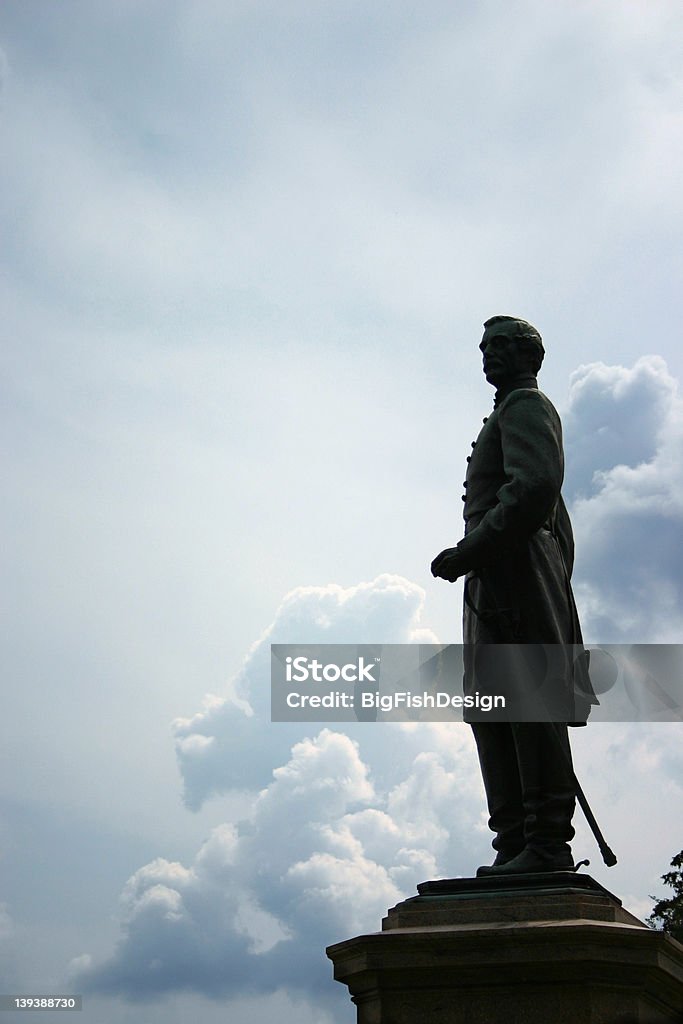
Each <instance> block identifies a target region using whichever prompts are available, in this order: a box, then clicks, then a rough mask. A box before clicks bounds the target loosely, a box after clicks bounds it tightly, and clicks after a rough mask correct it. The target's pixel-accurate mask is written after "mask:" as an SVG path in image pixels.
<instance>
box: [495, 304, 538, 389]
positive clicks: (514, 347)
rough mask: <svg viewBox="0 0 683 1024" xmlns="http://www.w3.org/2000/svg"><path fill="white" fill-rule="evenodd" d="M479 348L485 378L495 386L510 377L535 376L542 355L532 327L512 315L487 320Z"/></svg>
mask: <svg viewBox="0 0 683 1024" xmlns="http://www.w3.org/2000/svg"><path fill="white" fill-rule="evenodd" d="M479 348H480V349H481V352H482V354H483V357H484V374H485V376H486V379H487V381H488V382H489V384H494V385H496V386H499V385H500V384H502V383H503V382H504V381H505V380H510V379H513V378H514V377H520V376H527V375H533V376H534V377H535V376H536V374H537V373H538V371H539V370H540V368H541V363H542V362H543V356H544V355H545V349H544V348H543V342H542V340H541V335H540V334H539V333H538V331H537V330H536V328H535V327H534V326H533V325H532V324H530V323H528V321H527V320H520V319H519V317H516V316H492V317H491V318H490V319H489V320H487V321H486V323H485V324H484V335H483V337H482V339H481V343H480V345H479Z"/></svg>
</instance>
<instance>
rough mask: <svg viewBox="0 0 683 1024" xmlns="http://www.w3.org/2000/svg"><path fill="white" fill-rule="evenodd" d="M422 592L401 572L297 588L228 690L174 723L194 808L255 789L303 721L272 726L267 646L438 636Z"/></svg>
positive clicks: (432, 638)
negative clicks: (425, 623)
mask: <svg viewBox="0 0 683 1024" xmlns="http://www.w3.org/2000/svg"><path fill="white" fill-rule="evenodd" d="M423 604H424V592H423V590H422V589H421V588H420V587H418V586H416V584H414V583H411V582H410V581H409V580H406V579H403V578H402V577H400V576H390V575H383V576H379V577H377V579H376V580H373V581H372V582H370V583H360V584H358V585H357V586H354V587H347V588H344V587H340V586H338V585H336V584H329V585H328V586H325V587H298V588H297V589H296V590H293V591H292V592H291V593H289V594H287V595H286V597H285V598H284V600H283V602H282V604H281V605H280V607H279V608H278V610H277V613H276V615H275V618H274V620H273V622H272V623H271V625H270V626H269V627H268V628H267V629H266V630H265V632H264V633H263V635H262V637H261V639H260V640H259V641H258V642H257V643H256V644H254V645H253V647H252V648H251V650H250V651H249V653H248V655H247V657H246V659H245V661H244V665H243V667H242V669H241V671H240V672H239V674H238V676H237V678H236V679H235V680H234V683H233V686H232V688H231V689H232V693H231V695H230V696H229V697H227V698H224V699H217V698H214V699H212V700H211V701H210V702H209V704H208V706H206V707H205V708H204V710H202V711H200V712H198V713H197V714H196V715H194V716H193V717H192V718H190V719H179V720H177V721H176V723H175V727H174V731H175V737H176V752H177V756H178V762H179V764H180V769H181V772H182V775H183V780H184V783H185V794H186V801H187V803H188V805H189V806H190V807H194V808H196V807H198V806H200V805H201V803H202V801H203V800H204V799H206V797H207V796H208V795H210V794H212V793H220V792H225V791H227V790H230V789H254V788H256V789H258V788H260V787H261V786H262V785H264V784H265V783H266V782H267V781H268V777H269V775H270V770H271V766H272V764H273V762H275V763H276V764H278V763H281V762H282V761H283V760H284V759H285V757H286V756H287V753H288V751H289V749H290V747H291V745H292V743H293V742H294V741H295V739H297V738H299V737H300V736H301V733H302V729H301V726H292V725H288V724H278V725H275V726H272V725H271V724H270V722H269V717H270V685H269V682H268V680H269V673H270V644H272V643H288V644H292V643H305V644H318V643H331V642H335V643H354V644H377V643H396V644H399V643H413V642H418V641H423V642H426V643H430V642H436V637H435V636H434V635H433V634H432V633H430V632H429V630H426V629H425V628H424V627H422V626H421V625H420V615H421V612H422V608H423Z"/></svg>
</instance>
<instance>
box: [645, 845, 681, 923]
mask: <svg viewBox="0 0 683 1024" xmlns="http://www.w3.org/2000/svg"><path fill="white" fill-rule="evenodd" d="M671 867H672V868H674V869H676V870H673V871H667V872H666V874H665V875H662V881H663V882H664V885H668V886H669V888H670V889H673V891H674V895H673V896H672V897H671V899H668V900H659V902H657V903H655V906H654V908H653V911H652V913H651V914H650V916H649V917H648V919H647V920H648V923H649V924H651V925H652V926H653V928H659V929H660V930H661V931H664V932H667V933H668V934H669V935H671V936H673V938H674V939H678V941H679V942H683V850H681V852H680V853H679V854H677V855H676V856H675V857H674V859H673V860H672V861H671ZM650 899H655V897H654V896H651V897H650Z"/></svg>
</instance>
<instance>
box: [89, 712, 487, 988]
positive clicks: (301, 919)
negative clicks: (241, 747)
mask: <svg viewBox="0 0 683 1024" xmlns="http://www.w3.org/2000/svg"><path fill="white" fill-rule="evenodd" d="M466 788H467V786H466V780H465V779H463V778H462V777H458V775H457V773H456V772H454V771H453V770H452V768H451V769H450V770H449V769H448V768H447V767H446V765H445V761H444V759H442V758H441V757H439V756H438V755H437V754H434V753H431V754H421V755H419V756H418V757H417V758H416V761H415V765H414V770H413V771H411V772H410V773H409V775H408V777H407V779H406V780H405V781H404V782H403V783H401V784H399V785H398V786H396V787H394V788H393V789H392V790H390V791H389V792H388V793H387V794H384V795H382V794H379V793H377V792H376V790H375V787H374V785H373V781H372V778H371V772H370V770H369V768H368V766H367V765H366V764H365V763H364V762H363V761H362V760H361V757H360V753H359V748H358V745H357V744H356V743H355V742H354V741H353V740H351V739H350V738H349V737H348V736H345V735H343V734H340V733H336V732H333V731H331V730H329V729H323V730H322V731H321V732H320V733H319V734H318V735H317V736H315V737H313V738H306V739H303V740H302V741H300V742H299V743H296V744H295V745H294V747H293V749H292V752H291V757H290V758H289V760H288V761H287V762H286V763H285V764H283V765H282V766H281V767H279V768H276V769H275V771H274V772H273V781H272V782H271V783H270V785H269V786H267V787H266V788H265V789H264V790H263V791H262V792H261V793H260V794H259V796H258V798H257V799H256V801H255V804H254V807H253V812H252V814H251V815H250V816H249V817H248V818H247V819H245V820H244V821H242V822H240V823H239V824H238V825H237V826H231V825H227V824H226V825H222V826H219V827H218V828H216V829H214V831H213V832H212V834H211V836H210V837H209V839H208V840H207V841H206V843H205V844H204V845H203V846H202V848H201V849H200V851H199V852H198V854H197V856H196V857H195V860H194V862H193V863H192V865H191V866H190V867H184V866H183V865H181V864H178V863H172V862H169V861H167V860H165V859H163V858H158V859H156V860H154V861H152V862H151V863H150V864H147V865H145V866H144V867H142V868H140V869H139V870H138V871H137V872H136V873H135V874H134V875H133V876H132V877H131V878H130V879H129V881H128V883H127V884H126V886H125V889H124V891H123V894H122V897H121V902H122V912H123V913H122V928H123V935H122V939H121V941H120V943H119V946H118V948H117V950H116V952H115V953H114V955H113V956H112V957H111V958H110V959H109V960H107V961H106V962H104V963H103V964H100V965H97V964H94V963H93V962H92V961H91V960H89V959H87V958H83V957H79V958H78V959H77V961H75V962H74V963H73V964H72V973H73V983H74V984H77V985H78V986H79V987H82V988H83V989H84V990H85V991H89V992H90V991H94V992H99V993H114V992H120V993H123V994H124V995H126V997H127V998H129V999H144V998H150V997H153V996H154V995H156V994H158V993H161V992H167V991H171V990H173V991H175V990H183V989H193V990H197V991H201V992H203V993H205V994H209V995H213V996H215V997H219V996H225V995H230V996H233V997H234V996H237V995H243V994H247V993H249V992H256V991H259V992H262V993H266V992H272V991H276V990H277V989H279V988H284V989H286V990H287V991H288V992H290V993H291V992H296V991H299V992H300V993H305V994H308V995H309V996H311V995H312V994H313V993H315V994H316V997H317V998H323V999H324V998H325V994H326V992H329V990H330V988H331V986H330V978H329V965H328V964H327V962H326V961H325V959H324V955H323V951H324V948H325V946H326V945H328V944H329V943H330V942H333V941H337V940H339V939H341V938H343V937H345V936H347V935H350V934H353V933H356V932H358V931H364V930H375V929H376V928H377V925H378V922H379V921H380V920H381V918H382V916H383V915H384V913H385V912H386V909H387V907H388V906H391V905H393V904H394V903H396V902H397V901H398V900H400V899H401V898H402V896H404V895H406V894H407V893H410V892H411V891H414V888H415V885H416V884H417V882H418V881H420V880H422V879H424V878H426V877H433V876H434V875H435V874H438V873H439V868H440V865H439V863H438V858H437V856H435V851H436V850H438V849H439V848H440V849H441V850H442V851H445V850H446V847H447V838H448V831H449V827H452V823H453V821H454V820H458V819H460V820H461V821H462V807H461V809H460V811H459V812H458V811H456V802H457V801H458V799H459V800H460V801H461V804H462V802H463V796H464V791H465V790H466ZM465 802H466V801H465ZM378 804H380V805H384V809H381V808H380V807H378V806H376V805H378ZM469 815H470V818H471V819H472V818H473V817H474V813H473V807H472V804H470V808H469ZM441 816H443V821H444V822H448V824H447V825H446V824H439V823H438V820H439V818H441ZM466 817H467V815H466ZM463 825H465V822H463ZM467 825H469V826H470V827H471V820H470V821H469V822H468V823H467ZM465 827H467V826H465Z"/></svg>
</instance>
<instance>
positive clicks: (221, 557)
mask: <svg viewBox="0 0 683 1024" xmlns="http://www.w3.org/2000/svg"><path fill="white" fill-rule="evenodd" d="M682 23H683V15H682V14H681V10H680V5H679V4H677V3H675V2H673V0H671V2H668V0H662V2H661V3H659V4H657V5H652V4H647V3H644V2H637V0H625V2H623V3H619V4H614V3H609V2H606V0H592V2H590V3H588V2H585V3H576V2H571V3H570V2H565V0H558V2H556V3H554V4H547V3H542V2H540V0H520V2H516V3H513V4H508V3H503V2H502V0H489V2H484V3H478V4H474V3H467V2H463V3H460V4H452V3H442V2H438V0H426V2H424V3H422V4H420V5H415V4H408V3H404V2H402V0H393V2H392V3H386V2H378V3H376V4H372V5H367V4H360V3H355V2H352V0H348V2H339V3H337V2H329V0H327V2H325V3H314V2H307V0H300V2H296V0H292V2H287V3H284V4H282V3H281V4H274V3H272V2H266V0H263V2H260V0H250V2H248V3H247V2H239V0H235V2H225V0H221V2H216V0H202V2H192V0H185V2H182V3H180V2H174V0H164V2H156V0H120V2H117V3H116V4H111V3H104V2H92V0H90V2H76V0H63V2H62V3H60V4H58V5H57V4H39V3H37V2H36V0H6V2H5V3H4V4H3V5H2V8H1V9H0V50H1V51H2V62H1V68H2V97H1V103H2V108H1V111H0V130H1V132H2V140H1V143H0V144H1V146H2V154H3V156H2V160H1V161H0V184H1V187H0V218H1V222H2V238H3V247H2V250H3V256H2V259H3V273H2V277H1V279H0V292H1V296H2V305H3V310H4V320H5V337H6V342H5V345H4V346H3V361H4V373H3V375H2V381H3V383H2V389H3V396H2V399H3V400H2V406H1V407H2V416H3V418H4V420H5V424H4V430H3V437H4V439H5V442H4V444H5V450H4V462H5V467H6V468H5V476H6V479H7V481H8V485H9V486H8V488H7V497H6V500H5V503H4V509H3V512H4V518H5V529H4V533H5V544H4V545H3V562H4V567H3V568H4V574H3V575H4V579H5V581H6V590H7V602H6V604H7V611H6V614H5V616H4V622H5V631H6V632H5V636H4V638H3V649H4V651H5V663H6V670H5V678H6V681H7V682H6V686H5V694H4V697H5V715H4V716H3V720H4V721H3V742H2V748H1V749H2V754H1V755H0V756H1V757H2V766H1V768H2V770H1V771H0V798H1V800H2V804H1V809H0V845H1V848H2V875H3V879H4V882H3V886H4V888H3V889H2V891H0V903H1V904H3V906H4V910H3V912H2V914H1V915H0V943H1V944H2V945H3V946H4V947H5V950H4V951H5V956H4V958H3V964H4V966H3V967H2V968H0V980H1V982H2V984H1V985H0V987H1V988H2V989H3V991H13V990H27V989H39V990H47V989H49V988H55V989H57V990H60V989H61V990H69V989H71V990H76V989H77V988H79V989H83V990H84V991H85V992H86V995H87V1004H86V1005H87V1007H88V1013H89V1014H90V1018H89V1019H91V1020H92V1021H96V1022H97V1024H127V1022H129V1021H133V1020H135V1021H136V1022H137V1021H139V1020H140V1019H141V1017H140V1013H141V1008H140V1002H139V1001H140V1000H141V999H142V1000H143V1001H144V1003H143V1005H144V1017H143V1019H144V1020H145V1022H146V1024H157V1022H161V1021H164V1022H167V1021H184V1020H186V1019H187V1018H188V1016H193V1017H195V1018H196V1019H200V1020H202V1021H204V1022H206V1024H210V1022H212V1021H214V1020H216V1021H218V1019H219V1018H220V1019H221V1020H223V1019H224V1015H225V1012H226V1006H227V1007H229V1008H230V1014H231V1019H232V1020H234V1021H236V1022H237V1024H241V1022H247V1021H249V1022H252V1021H256V1022H258V1021H260V1020H263V1021H265V1020H270V1019H272V1016H273V1014H274V1013H277V1015H278V1016H279V1018H280V1019H281V1020H282V1022H283V1024H289V1022H290V1021H292V1022H293V1021H294V1020H296V1021H297V1022H298V1024H301V1022H304V1024H308V1022H309V1021H310V1022H316V1024H330V1022H332V1021H335V1022H336V1021H339V1022H343V1021H344V1020H350V1019H352V1018H351V1014H352V1012H353V1011H352V1008H351V1006H350V1004H348V1003H347V1001H346V994H345V992H344V991H343V990H342V988H341V986H339V985H335V984H334V983H333V982H332V980H331V969H330V968H329V966H328V964H327V962H326V961H325V960H324V957H323V956H322V953H321V950H322V949H323V947H324V946H325V945H326V944H328V943H330V942H334V941H338V940H339V939H341V938H344V937H346V936H347V935H350V934H351V933H352V932H353V931H354V930H356V931H357V930H360V929H375V928H377V927H378V926H379V920H380V918H381V916H382V913H383V911H384V910H385V909H386V907H387V906H388V905H390V904H391V903H392V902H396V900H398V899H399V898H401V897H402V896H403V895H404V894H410V893H411V892H413V891H414V886H415V883H416V882H417V881H421V880H422V879H423V878H426V877H429V876H430V875H431V876H434V875H439V874H440V875H449V874H468V873H471V872H472V871H473V870H474V868H475V867H476V866H477V864H478V863H482V862H483V861H485V860H486V859H487V857H488V844H489V837H488V835H487V832H486V828H485V824H484V820H483V803H482V795H481V788H480V783H479V779H478V771H477V767H476V760H475V756H474V752H473V748H472V744H471V740H470V737H469V734H468V733H467V731H466V730H458V729H454V728H452V727H450V728H448V729H446V728H445V727H444V726H441V725H438V724H434V725H432V726H422V727H420V728H417V727H416V728H414V729H402V730H401V731H400V741H397V733H396V730H395V729H394V728H393V727H388V726H385V727H382V726H365V727H364V728H361V727H358V729H357V730H356V732H353V733H351V732H349V734H348V735H343V734H339V733H336V732H333V731H330V730H325V729H324V727H323V726H321V727H320V728H319V729H314V728H313V727H308V728H307V729H305V728H302V729H301V730H298V731H297V730H296V728H295V727H290V726H282V725H280V726H277V725H271V724H269V722H268V720H267V719H268V708H267V703H266V696H265V695H266V694H267V685H268V679H267V660H266V657H265V651H266V648H267V643H268V642H269V640H270V638H272V639H274V640H277V641H278V642H288V641H295V640H296V641H297V642H319V641H320V639H329V640H335V641H337V640H345V639H348V640H349V642H353V641H357V642H363V641H366V642H406V641H410V640H413V639H423V640H424V639H428V638H430V637H438V638H439V640H440V641H442V642H445V641H453V642H457V641H458V640H459V639H460V626H459V619H460V602H461V590H460V588H459V587H458V586H457V585H456V586H454V587H448V586H447V585H445V584H444V583H442V582H441V581H434V580H432V578H431V576H430V575H429V572H428V567H429V563H430V561H431V559H432V557H433V556H434V554H436V553H437V552H438V551H439V550H441V548H443V547H444V546H446V545H449V544H451V543H454V542H455V541H457V540H458V539H459V537H460V535H461V502H460V492H461V489H460V481H461V480H462V478H463V469H464V460H465V456H466V454H467V451H468V449H469V442H470V441H471V440H472V438H473V437H474V436H475V435H476V433H477V431H478V428H479V424H480V423H481V418H482V417H483V416H484V415H485V414H486V413H487V411H488V409H489V408H490V404H491V397H492V396H491V393H490V389H489V388H488V386H487V385H486V382H485V381H484V379H483V377H482V376H481V372H480V356H479V352H478V350H477V345H478V342H479V339H480V336H481V325H482V322H483V321H484V320H485V319H486V318H487V317H489V316H491V315H494V314H496V313H515V314H517V315H520V316H524V317H527V318H528V319H530V320H531V321H532V322H533V323H535V324H536V325H537V326H538V328H539V329H540V331H541V333H542V334H543V336H544V342H545V346H546V351H547V356H546V360H545V363H544V366H543V371H542V376H541V384H542V387H543V388H544V390H545V391H546V393H547V394H548V395H549V396H550V397H551V398H552V399H553V401H554V402H555V403H556V405H557V406H558V408H559V409H560V411H561V412H562V416H563V421H564V426H565V435H566V450H567V478H566V484H565V497H566V499H567V501H568V504H569V505H570V507H571V511H572V517H573V522H574V527H575V533H576V539H577V563H576V576H575V583H576V593H577V598H578V600H579V603H580V611H581V615H582V621H583V624H584V631H585V633H586V635H587V637H588V639H590V640H591V641H594V642H608V641H609V642H621V643H629V642H632V641H637V642H655V641H661V642H677V643H678V642H683V635H681V627H680V622H681V610H682V606H683V594H682V593H681V579H682V573H681V569H682V568H683V566H682V565H681V561H682V557H683V556H681V551H682V550H683V545H682V544H681V535H682V523H683V472H682V471H681V466H682V465H683V459H682V458H681V454H682V448H683V413H682V407H681V399H680V395H679V381H680V378H681V376H682V375H683V356H682V355H681V351H682V349H681V345H680V324H681V308H680V306H681V302H680V292H681V288H680V281H681V252H682V251H683V250H682V248H681V212H682V211H681V205H682V199H681V192H680V180H681V177H682V172H683V167H682V164H683V147H682V143H681V139H682V138H683V136H682V134H681V126H682V122H683V79H682V77H681V71H680V60H679V55H680V47H681V29H682V27H683V26H682ZM207 695H210V696H207ZM240 700H241V701H242V703H240ZM244 700H246V701H247V702H248V703H249V704H250V706H251V707H252V708H253V709H254V711H255V714H254V715H252V716H249V715H248V714H247V713H246V712H245V707H244V703H243V702H244ZM681 739H682V736H681V727H680V725H677V724H651V725H642V724H641V725H637V726H635V725H632V726H624V725H619V726H617V725H613V726H607V725H600V726H595V727H594V728H589V729H586V730H584V731H582V732H581V734H580V735H576V736H575V740H574V743H575V751H576V760H577V765H578V767H579V771H580V774H581V776H582V778H585V780H586V789H587V791H588V793H589V796H590V797H591V799H592V802H593V803H594V804H595V807H596V810H597V811H598V814H599V818H600V820H601V823H602V824H603V827H604V831H605V833H606V834H607V836H608V839H609V842H610V844H611V845H612V846H613V847H614V848H615V850H616V851H617V853H618V854H619V857H620V862H619V865H618V866H617V867H616V868H614V869H612V870H611V871H609V872H608V871H606V870H605V869H604V868H603V867H602V866H601V865H599V864H598V863H597V861H598V857H597V855H595V854H594V853H593V849H592V843H591V840H590V838H589V837H588V835H587V833H586V831H585V828H584V826H583V825H580V826H578V827H579V838H578V840H577V847H576V848H577V852H578V853H581V854H582V855H584V854H586V853H587V854H588V855H589V856H591V859H592V861H593V864H592V868H591V870H592V871H593V872H594V874H595V876H596V877H597V878H599V880H600V881H602V882H603V884H605V885H607V886H608V888H610V889H612V890H613V891H615V892H617V893H618V894H619V895H620V896H621V897H622V898H623V899H624V901H625V903H626V904H627V905H628V906H629V907H630V908H632V909H633V910H634V911H635V912H636V913H639V914H641V916H642V915H644V914H646V913H647V912H648V910H649V907H650V901H649V899H648V895H649V894H650V893H654V892H657V891H658V888H659V881H658V879H659V876H660V875H661V874H662V873H663V871H664V870H665V869H666V868H667V866H668V863H669V860H670V859H671V857H672V856H673V854H674V853H676V852H677V851H678V850H679V849H680V847H681V845H683V839H682V838H681V835H680V831H679V829H678V826H677V822H678V821H680V819H681V804H682V800H681V795H682V787H681V778H682V769H683V763H682V759H681V754H680V750H681ZM645 830H647V832H648V834H649V835H650V836H651V838H650V839H649V842H648V846H647V849H643V848H642V844H641V843H640V842H639V837H640V835H641V834H642V833H643V831H645ZM226 964H230V965H231V967H230V969H227V968H226ZM337 990H339V991H337Z"/></svg>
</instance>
